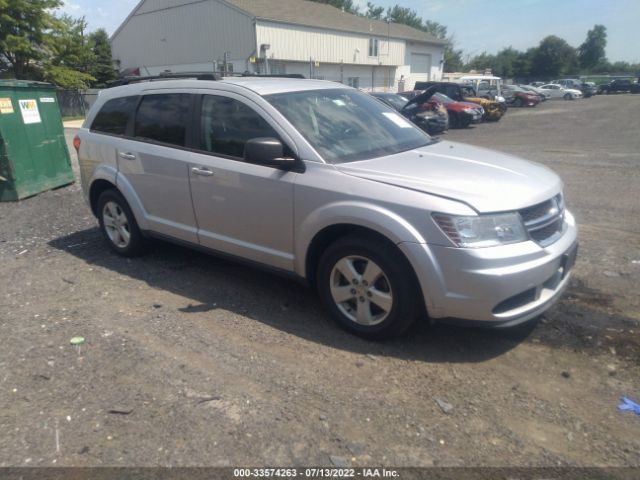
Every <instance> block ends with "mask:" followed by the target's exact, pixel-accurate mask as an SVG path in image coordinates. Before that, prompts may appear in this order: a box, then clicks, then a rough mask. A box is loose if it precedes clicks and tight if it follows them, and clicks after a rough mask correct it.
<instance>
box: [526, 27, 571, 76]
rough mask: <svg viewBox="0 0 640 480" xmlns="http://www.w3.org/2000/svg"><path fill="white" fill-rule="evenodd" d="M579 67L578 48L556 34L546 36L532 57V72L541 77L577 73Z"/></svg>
mask: <svg viewBox="0 0 640 480" xmlns="http://www.w3.org/2000/svg"><path fill="white" fill-rule="evenodd" d="M577 69H578V56H577V53H576V49H575V48H573V47H572V46H571V45H569V44H568V43H567V42H566V41H565V40H563V39H562V38H560V37H556V36H555V35H549V36H548V37H545V38H544V39H543V40H542V41H541V42H540V45H539V46H538V48H537V49H536V52H535V54H534V56H533V59H532V65H531V70H532V72H531V73H532V74H533V75H536V76H539V77H558V76H562V75H566V74H570V73H575V72H576V71H577Z"/></svg>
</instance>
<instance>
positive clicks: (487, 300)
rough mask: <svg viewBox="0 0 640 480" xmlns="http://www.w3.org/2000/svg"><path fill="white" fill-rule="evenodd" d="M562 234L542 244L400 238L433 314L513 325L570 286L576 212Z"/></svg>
mask: <svg viewBox="0 0 640 480" xmlns="http://www.w3.org/2000/svg"><path fill="white" fill-rule="evenodd" d="M565 221H566V229H565V232H564V234H563V235H562V237H560V238H559V239H558V240H557V241H556V242H554V243H553V244H551V245H549V246H547V247H545V248H543V247H541V246H539V245H538V244H537V243H535V242H533V241H526V242H521V243H515V244H511V245H503V246H499V247H491V248H455V247H445V246H438V245H430V244H419V243H409V242H405V243H401V244H400V248H401V249H402V251H403V252H404V254H405V255H406V256H407V258H408V259H409V261H410V262H411V264H412V265H413V267H414V269H415V271H416V274H417V277H418V280H419V282H420V286H421V288H422V292H423V295H424V299H425V303H426V306H427V310H428V312H429V316H430V317H431V318H434V319H438V318H455V319H464V320H472V321H476V322H478V323H481V324H489V325H492V326H513V325H517V324H519V323H522V322H525V321H527V320H530V319H532V318H534V317H536V316H538V315H540V314H542V313H543V312H544V311H546V310H547V309H548V308H549V307H551V305H553V303H555V301H556V300H557V299H558V298H559V297H560V296H561V295H562V292H563V291H564V290H565V289H566V288H567V285H568V282H569V278H570V276H571V275H570V270H571V266H572V264H571V263H567V261H568V260H567V259H568V255H569V254H570V253H572V249H573V248H574V247H575V246H576V238H577V229H576V225H575V220H574V218H573V216H572V215H571V214H570V213H569V212H568V211H565Z"/></svg>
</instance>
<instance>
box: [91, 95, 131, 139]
mask: <svg viewBox="0 0 640 480" xmlns="http://www.w3.org/2000/svg"><path fill="white" fill-rule="evenodd" d="M138 98H139V97H138V96H134V97H121V98H113V99H111V100H108V101H107V102H105V104H104V105H103V106H102V108H101V109H100V111H99V112H98V114H97V115H96V117H95V118H94V119H93V123H92V124H91V131H94V132H99V133H107V134H110V135H125V133H126V131H127V124H128V123H129V119H130V118H131V115H133V112H134V111H135V108H136V105H137V104H138Z"/></svg>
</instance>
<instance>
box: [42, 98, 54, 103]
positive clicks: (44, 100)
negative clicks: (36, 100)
mask: <svg viewBox="0 0 640 480" xmlns="http://www.w3.org/2000/svg"><path fill="white" fill-rule="evenodd" d="M55 101H56V99H55V98H53V97H40V103H55Z"/></svg>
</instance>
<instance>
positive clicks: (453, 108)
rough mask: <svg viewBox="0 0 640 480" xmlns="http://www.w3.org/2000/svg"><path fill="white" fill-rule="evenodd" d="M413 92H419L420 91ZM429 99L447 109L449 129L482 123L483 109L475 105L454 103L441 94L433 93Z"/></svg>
mask: <svg viewBox="0 0 640 480" xmlns="http://www.w3.org/2000/svg"><path fill="white" fill-rule="evenodd" d="M431 88H433V87H431ZM415 91H416V92H419V91H420V90H415ZM423 93H424V92H423ZM431 98H433V99H434V100H435V101H437V102H438V103H441V104H442V105H444V107H445V108H446V109H447V113H448V114H449V128H467V127H468V126H469V125H471V124H472V123H480V122H481V121H482V117H483V115H484V109H483V108H482V107H481V106H480V105H478V104H476V103H471V102H456V101H455V100H452V99H451V98H449V97H447V96H446V95H443V94H442V93H434V94H433V95H432V96H431Z"/></svg>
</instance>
